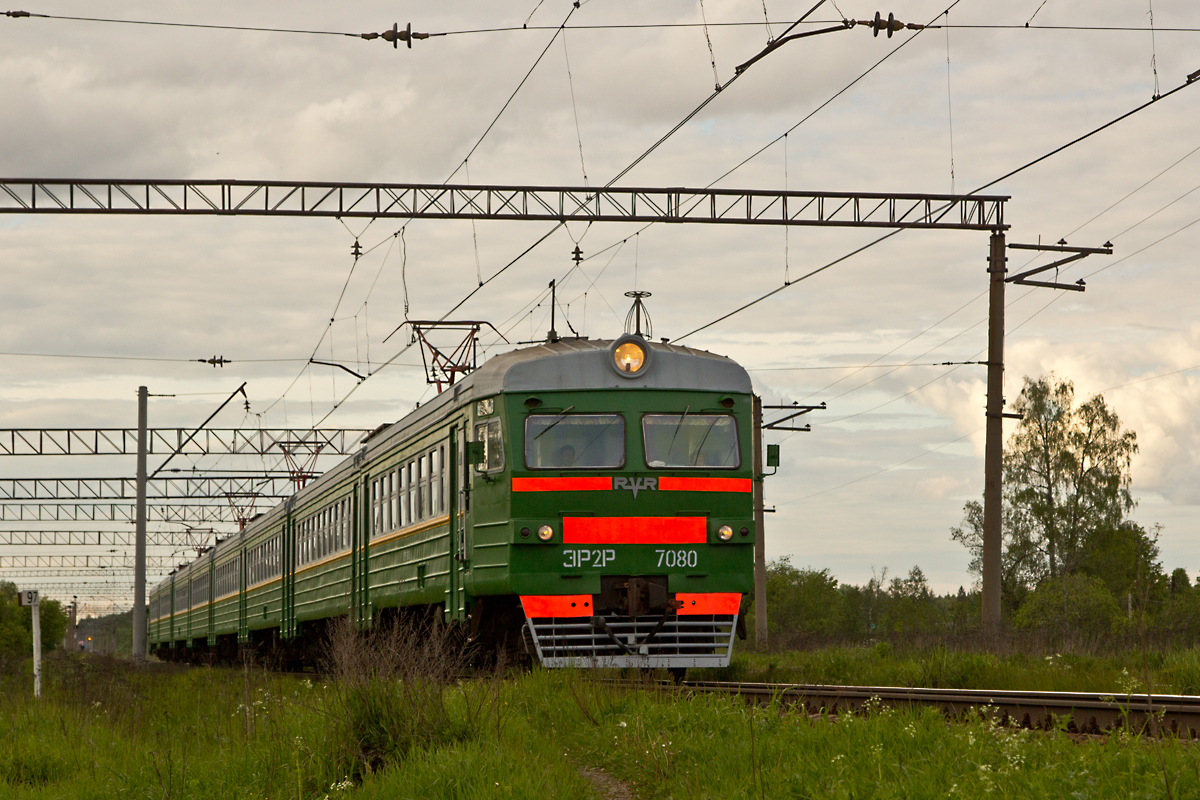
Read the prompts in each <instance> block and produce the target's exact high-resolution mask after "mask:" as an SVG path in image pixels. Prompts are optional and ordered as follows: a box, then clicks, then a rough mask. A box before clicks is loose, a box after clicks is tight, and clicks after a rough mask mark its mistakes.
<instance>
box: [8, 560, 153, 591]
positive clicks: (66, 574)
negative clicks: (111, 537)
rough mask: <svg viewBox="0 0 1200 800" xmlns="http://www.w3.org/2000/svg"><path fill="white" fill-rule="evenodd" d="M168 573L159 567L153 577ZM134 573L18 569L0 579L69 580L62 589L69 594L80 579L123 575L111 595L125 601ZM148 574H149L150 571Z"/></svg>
mask: <svg viewBox="0 0 1200 800" xmlns="http://www.w3.org/2000/svg"><path fill="white" fill-rule="evenodd" d="M168 571H169V570H168V569H167V568H166V567H157V568H155V569H154V570H153V572H154V575H153V577H156V578H161V577H162V576H164V575H166V574H167V572H168ZM132 572H133V567H129V568H125V567H113V568H112V569H103V568H93V567H88V568H87V569H48V568H47V569H16V570H4V572H3V573H0V577H2V578H4V579H5V580H12V579H16V578H68V579H70V580H71V581H72V582H71V583H69V584H66V585H65V586H63V587H62V589H63V593H64V594H68V593H73V592H74V590H73V588H68V587H74V586H77V585H78V584H77V583H76V581H77V580H78V579H79V578H111V577H114V576H117V575H122V576H125V577H123V578H122V579H121V581H120V582H119V583H118V582H116V581H114V582H113V583H112V584H110V585H111V586H112V587H113V588H112V592H111V593H112V594H114V595H116V594H119V595H121V597H122V599H124V598H127V597H128V596H129V583H131V582H132V581H131V579H130V578H129V577H128V575H129V574H130V573H132ZM147 572H148V573H149V570H148V571H147ZM47 588H53V587H47Z"/></svg>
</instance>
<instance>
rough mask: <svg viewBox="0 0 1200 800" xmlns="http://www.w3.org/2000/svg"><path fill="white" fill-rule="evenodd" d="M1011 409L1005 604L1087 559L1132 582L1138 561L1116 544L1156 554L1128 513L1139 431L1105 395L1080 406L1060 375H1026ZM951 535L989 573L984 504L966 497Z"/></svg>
mask: <svg viewBox="0 0 1200 800" xmlns="http://www.w3.org/2000/svg"><path fill="white" fill-rule="evenodd" d="M1013 408H1014V410H1015V411H1016V412H1018V413H1021V414H1023V415H1024V416H1023V418H1022V419H1021V421H1020V423H1018V425H1017V427H1016V430H1015V431H1014V432H1013V434H1012V436H1011V437H1010V438H1009V440H1008V443H1007V444H1006V446H1005V451H1004V485H1003V487H1002V492H1003V498H1004V513H1003V519H1002V530H1003V533H1002V536H1003V546H1002V553H1003V556H1002V563H1001V586H1002V591H1003V593H1004V597H1005V600H1006V601H1007V604H1008V605H1009V607H1013V606H1015V605H1017V604H1019V603H1020V602H1021V598H1022V597H1023V596H1024V594H1025V592H1027V591H1028V590H1030V589H1032V588H1033V587H1034V586H1036V585H1038V583H1039V582H1041V581H1042V580H1043V579H1046V578H1051V579H1053V578H1056V577H1058V576H1059V575H1062V574H1066V573H1070V572H1072V571H1074V570H1076V569H1079V568H1081V567H1083V566H1084V565H1085V564H1087V565H1088V568H1087V570H1086V571H1088V572H1089V573H1091V574H1101V575H1102V576H1103V577H1104V580H1105V581H1106V582H1108V581H1111V582H1112V584H1113V586H1114V587H1116V586H1117V585H1118V584H1121V583H1122V582H1124V583H1125V585H1126V586H1127V585H1129V584H1128V581H1127V578H1128V574H1127V573H1129V572H1130V568H1129V567H1128V565H1124V566H1123V565H1122V563H1121V557H1120V555H1118V554H1114V553H1113V552H1111V551H1113V550H1114V549H1115V550H1116V551H1122V552H1125V553H1126V555H1128V554H1131V553H1133V552H1134V551H1136V552H1139V553H1142V555H1143V556H1144V555H1145V554H1146V553H1148V552H1149V551H1148V550H1147V549H1146V547H1145V542H1146V541H1148V540H1147V539H1146V537H1145V533H1144V531H1141V529H1140V528H1137V527H1136V526H1133V527H1130V523H1128V522H1127V520H1126V515H1127V514H1128V513H1129V512H1130V511H1132V510H1133V507H1134V500H1133V496H1132V494H1131V493H1130V489H1129V487H1130V482H1131V469H1130V468H1131V462H1132V459H1133V456H1134V454H1135V453H1137V450H1138V446H1137V435H1136V434H1135V433H1134V432H1133V431H1130V430H1127V429H1125V428H1123V427H1122V425H1121V421H1120V419H1119V418H1118V417H1117V414H1116V413H1115V412H1114V411H1113V410H1112V409H1111V408H1109V407H1108V405H1107V403H1105V401H1104V397H1103V396H1102V395H1096V396H1094V397H1092V398H1090V399H1088V400H1087V401H1086V402H1084V403H1082V404H1080V405H1076V403H1075V387H1074V386H1073V385H1072V383H1071V382H1070V381H1068V380H1060V379H1058V378H1057V377H1055V376H1054V375H1049V376H1047V377H1042V378H1038V379H1036V380H1034V379H1032V378H1029V377H1026V378H1025V385H1024V387H1023V388H1022V389H1021V394H1020V396H1019V397H1018V398H1017V400H1016V402H1015V403H1014V405H1013ZM950 535H951V538H953V539H954V540H956V541H958V542H961V543H962V544H963V545H964V546H965V547H967V549H968V550H970V552H971V555H972V561H971V564H970V569H971V571H972V572H974V573H975V574H981V572H982V553H983V507H982V506H981V505H980V504H979V503H977V502H975V501H971V502H969V503H967V505H966V507H965V508H964V516H963V521H962V523H961V524H960V525H959V526H958V527H955V528H951V531H950ZM1139 535H1140V537H1141V538H1140V539H1139ZM1156 552H1157V551H1155V553H1156ZM1139 558H1141V556H1139ZM1152 560H1153V557H1152V556H1151V561H1152ZM1131 563H1132V562H1131ZM1136 563H1138V564H1140V565H1143V566H1144V564H1143V562H1141V561H1139V562H1136ZM1132 570H1133V571H1136V567H1134V568H1132ZM1110 572H1111V573H1112V574H1111V575H1110V574H1109V573H1110Z"/></svg>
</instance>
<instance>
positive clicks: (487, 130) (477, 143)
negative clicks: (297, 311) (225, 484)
mask: <svg viewBox="0 0 1200 800" xmlns="http://www.w3.org/2000/svg"><path fill="white" fill-rule="evenodd" d="M578 8H579V3H573V4H572V5H571V9H570V10H569V11H568V12H567V15H566V17H565V18H563V21H562V23H561V24H560V25H559V26H558V27H557V28H556V29H555V32H554V35H553V36H551V37H550V41H548V42H546V46H545V47H544V48H542V51H541V53H539V54H538V57H537V58H536V59H535V60H534V62H533V64H532V66H530V67H529V69H528V70H527V71H526V72H525V74H524V76H523V77H522V78H521V81H520V82H519V83H518V84H517V87H516V88H515V89H513V91H512V92H511V93H510V94H509V96H508V99H507V100H505V101H504V104H503V105H502V106H501V107H500V110H499V111H498V112H496V115H495V117H493V118H492V121H491V122H490V123H488V126H487V127H486V128H485V129H484V131H483V133H482V134H480V136H479V138H478V139H477V140H476V141H475V144H474V145H472V146H471V149H470V150H469V151H468V152H467V154H466V156H464V157H463V159H462V161H460V162H459V164H458V165H457V166H456V167H455V168H454V170H453V171H452V172H451V173H450V175H449V176H447V178H446V179H445V180H444V181H442V185H445V184H447V183H449V182H450V181H451V180H453V179H454V176H455V175H457V174H458V171H459V170H460V169H462V168H464V167H466V166H467V164H468V163H469V162H470V159H471V156H472V155H474V154H475V151H476V150H477V149H478V148H479V146H480V145H481V144H482V143H483V141H484V140H485V139H486V138H487V136H488V134H490V133H491V132H492V129H493V128H494V127H495V126H496V123H497V122H498V121H499V120H500V117H502V116H503V115H504V112H505V111H506V110H507V109H508V107H509V106H510V105H511V104H512V101H513V99H514V98H515V97H516V96H517V94H518V93H520V91H521V88H522V87H523V86H524V85H525V83H526V82H527V81H528V80H529V76H530V75H532V74H533V72H534V70H535V69H537V66H538V64H540V63H541V61H542V58H543V57H545V55H546V53H547V52H549V50H550V47H551V46H552V45H553V44H554V40H555V39H557V38H558V35H559V34H560V33H561V32H562V30H563V28H564V27H565V26H566V24H567V22H568V21H570V19H571V16H572V15H573V14H574V13H575V11H576V10H577V9H578ZM535 10H536V9H535ZM471 224H472V229H474V220H472V223H471ZM561 225H562V223H559V226H561ZM559 226H555V228H554V230H557V229H558V227H559ZM407 227H408V225H407V224H406V225H403V226H401V228H400V230H398V231H396V232H395V233H393V234H392V238H394V237H395V236H396V235H400V236H401V238H402V239H403V235H404V230H405V229H406V228H407ZM552 232H553V231H552ZM547 235H548V234H547ZM541 241H542V240H539V242H538V243H539V244H540V242H541ZM382 243H383V242H382V241H381V242H380V243H379V244H378V245H375V247H378V246H380V245H381V244H382ZM534 246H536V244H535V245H534ZM375 247H372V248H370V250H369V251H368V252H370V251H372V250H374V249H375ZM358 249H359V248H357V247H356V248H355V250H356V251H357V250H358ZM518 258H520V257H518ZM357 260H358V256H357V255H356V256H355V263H357ZM405 264H406V265H407V250H405ZM353 269H354V267H353V265H352V266H351V272H353ZM493 277H495V276H493ZM476 278H477V281H478V283H477V285H476V286H475V287H474V289H473V290H472V291H471V292H470V293H469V294H468V295H467V298H465V299H464V300H463V301H462V302H466V299H469V298H470V297H471V296H473V295H474V293H475V292H477V291H478V290H479V289H482V288H483V287H484V286H485V285H486V284H487V283H489V282H490V281H491V278H489V279H488V280H487V281H484V280H482V276H481V275H480V274H479V273H478V272H477V274H476ZM376 279H377V280H378V276H376ZM347 282H349V278H347ZM373 288H374V283H373V284H372V289H373ZM368 297H369V293H368ZM462 302H460V303H459V306H461V305H462ZM339 303H340V299H339ZM457 308H458V306H455V308H454V309H451V310H450V311H449V312H447V314H446V315H445V316H443V317H442V319H446V317H447V316H449V314H452V313H453V312H454V310H456V309H457ZM407 311H408V286H407V280H405V317H406V318H407ZM327 331H328V328H326V329H325V332H322V334H321V337H320V339H318V341H317V344H316V346H315V347H314V348H313V356H315V354H316V351H317V350H318V349H319V348H320V346H321V342H322V341H323V340H324V338H325V333H326V332H327ZM393 333H395V331H393ZM389 337H390V334H389ZM384 341H385V342H386V341H387V338H385V339H384ZM409 346H411V343H410V345H409ZM407 349H408V347H405V348H404V349H403V350H401V351H400V353H397V354H396V355H395V356H393V357H392V358H391V359H389V360H388V361H386V362H384V363H383V364H382V365H381V366H380V369H382V368H384V367H387V366H390V365H391V364H392V363H394V361H395V359H396V358H399V356H400V355H401V354H402V353H404V352H405V351H407ZM313 356H310V357H309V361H310V362H311V360H312V358H313ZM308 367H309V365H308V364H306V365H305V366H304V367H303V368H302V369H301V370H300V373H299V374H297V375H296V377H295V378H294V379H293V380H292V382H291V383H290V384H289V385H288V387H287V388H286V389H285V390H284V391H283V394H281V395H280V396H279V398H278V399H277V400H275V401H274V402H272V403H271V404H270V405H269V406H267V408H266V411H270V410H271V409H272V408H274V407H275V405H276V404H278V403H280V402H282V401H283V400H284V399H285V398H286V397H287V395H288V392H290V391H291V390H292V388H293V387H294V386H295V385H296V383H297V381H299V380H300V378H301V377H302V376H303V375H304V373H305V372H306V371H307V370H308ZM376 371H378V370H376ZM373 374H374V372H368V373H367V375H366V377H363V378H360V379H359V381H358V383H356V384H355V388H357V386H359V385H361V384H362V383H363V381H365V380H366V379H367V378H369V377H370V376H371V375H373ZM353 392H354V389H351V392H350V394H353ZM310 394H311V392H310ZM348 396H349V395H347V397H348ZM341 402H343V401H337V402H335V404H334V406H333V408H334V409H336V408H338V407H339V406H340V405H341ZM264 413H265V412H264ZM326 416H328V415H326Z"/></svg>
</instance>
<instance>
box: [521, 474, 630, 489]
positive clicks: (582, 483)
mask: <svg viewBox="0 0 1200 800" xmlns="http://www.w3.org/2000/svg"><path fill="white" fill-rule="evenodd" d="M512 482H513V487H512V488H513V491H514V492H594V491H602V490H606V489H611V488H612V478H582V477H581V478H513V479H512Z"/></svg>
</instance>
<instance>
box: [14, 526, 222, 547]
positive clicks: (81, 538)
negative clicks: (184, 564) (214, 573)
mask: <svg viewBox="0 0 1200 800" xmlns="http://www.w3.org/2000/svg"><path fill="white" fill-rule="evenodd" d="M216 535H217V534H216V532H214V531H211V530H204V531H195V530H192V531H186V530H183V531H149V532H148V533H147V534H146V544H147V545H148V546H150V547H202V546H205V545H208V544H211V543H212V539H213V537H214V536H216ZM136 539H137V534H136V533H135V532H134V531H133V530H126V531H0V547H14V546H18V545H22V546H39V547H46V546H51V547H58V546H67V547H86V546H107V547H133V546H134V545H135V544H136Z"/></svg>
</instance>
